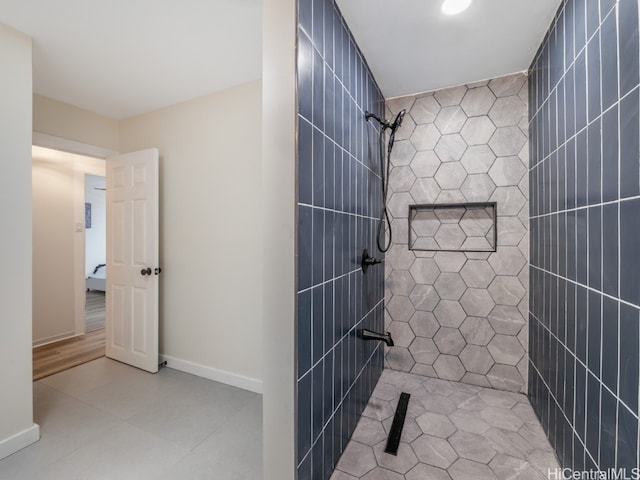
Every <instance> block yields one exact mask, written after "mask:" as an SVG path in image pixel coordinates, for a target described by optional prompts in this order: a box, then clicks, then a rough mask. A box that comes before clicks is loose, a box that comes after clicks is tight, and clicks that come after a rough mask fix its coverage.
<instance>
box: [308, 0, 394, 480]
mask: <svg viewBox="0 0 640 480" xmlns="http://www.w3.org/2000/svg"><path fill="white" fill-rule="evenodd" d="M297 64H298V65H297V75H298V76H297V79H298V91H297V94H298V185H297V187H298V220H297V235H298V237H297V256H298V267H297V270H298V272H297V274H298V295H297V359H296V361H297V402H296V408H297V465H298V479H299V480H304V479H328V478H329V477H330V476H331V473H332V472H333V470H334V467H335V465H336V463H337V461H338V459H339V458H340V455H341V454H342V452H343V450H344V448H345V447H346V445H347V443H348V441H349V439H350V438H351V434H352V433H353V430H354V428H355V426H356V424H357V422H358V419H359V418H360V414H361V413H362V411H363V409H364V407H365V406H366V404H367V402H368V400H369V397H370V396H371V393H372V391H373V388H374V387H375V385H376V383H377V381H378V378H379V376H380V374H381V373H382V369H383V361H384V359H383V355H384V351H383V347H382V346H381V345H380V344H379V343H378V342H364V341H362V339H361V338H360V332H361V331H362V329H363V328H368V329H371V330H377V331H382V330H383V329H384V316H383V312H384V304H383V301H384V269H383V268H382V267H379V268H375V267H374V268H371V269H369V271H368V272H367V274H366V275H364V274H363V273H362V271H361V270H360V265H359V262H360V257H361V252H362V250H363V249H364V248H367V249H369V251H370V252H373V254H374V256H376V257H382V254H380V253H379V252H377V249H375V232H376V228H377V225H378V215H379V213H380V207H381V201H382V200H381V195H382V194H381V188H380V172H379V167H378V165H379V159H378V157H377V156H376V155H377V154H378V148H377V138H378V133H379V132H378V131H377V130H376V129H375V126H374V125H373V123H371V122H369V123H367V122H366V121H365V118H364V112H365V111H370V112H373V113H375V114H377V115H378V116H381V117H382V115H383V114H384V99H383V97H382V94H381V92H380V89H379V88H378V86H377V84H376V82H375V79H374V78H373V76H372V74H371V72H370V70H369V68H368V66H367V64H366V61H365V60H364V58H363V56H362V54H361V52H360V50H359V49H358V46H357V45H356V43H355V41H354V39H353V37H352V35H351V33H350V32H349V29H348V28H347V26H346V24H345V22H344V19H343V18H342V15H341V14H340V11H339V10H338V8H337V6H336V5H335V3H334V2H333V1H332V0H299V2H298V62H297Z"/></svg>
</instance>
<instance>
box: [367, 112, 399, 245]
mask: <svg viewBox="0 0 640 480" xmlns="http://www.w3.org/2000/svg"><path fill="white" fill-rule="evenodd" d="M405 113H406V111H405V110H404V109H403V110H400V112H399V113H398V115H396V118H395V119H394V120H393V122H389V121H387V120H383V119H382V118H380V117H378V116H377V115H376V114H374V113H369V112H364V118H365V120H369V119H371V118H373V119H374V120H376V121H377V122H378V123H379V124H380V126H381V127H382V128H381V129H380V140H379V144H380V178H381V180H382V211H381V212H380V222H379V223H378V236H377V239H376V241H377V244H378V250H380V251H381V252H386V251H388V250H389V248H391V240H392V232H391V219H390V218H389V212H388V211H387V189H388V186H389V173H390V172H391V149H392V148H393V143H394V141H395V138H396V132H397V131H398V129H399V128H400V126H401V125H402V120H404V115H405ZM387 130H391V133H390V134H389V142H388V143H387V153H386V161H387V164H386V168H385V152H384V143H385V141H384V134H385V132H386V131H387ZM385 224H386V226H387V230H388V232H389V240H388V243H387V242H385V238H384V233H385Z"/></svg>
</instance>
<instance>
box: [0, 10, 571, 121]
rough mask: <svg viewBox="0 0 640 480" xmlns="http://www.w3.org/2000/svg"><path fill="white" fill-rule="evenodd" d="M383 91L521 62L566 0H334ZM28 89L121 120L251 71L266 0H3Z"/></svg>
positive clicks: (2, 14) (471, 76)
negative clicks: (450, 11) (455, 9)
mask: <svg viewBox="0 0 640 480" xmlns="http://www.w3.org/2000/svg"><path fill="white" fill-rule="evenodd" d="M337 1H338V5H339V6H340V9H341V10H342V12H343V14H344V16H345V18H346V20H347V23H348V24H349V26H350V28H351V30H352V31H353V33H354V35H355V37H356V39H357V42H358V44H359V45H360V48H361V50H362V52H363V53H364V55H365V57H366V59H367V61H368V63H369V65H370V67H371V69H372V70H373V73H374V75H375V77H376V79H377V80H378V83H379V85H380V87H381V88H382V91H383V93H384V95H385V97H387V98H391V97H396V96H401V95H406V94H412V93H418V92H424V91H429V90H434V89H438V88H443V87H448V86H454V85H460V84H463V83H470V82H474V81H477V80H484V79H487V78H495V77H498V76H501V75H505V74H509V73H513V72H516V71H522V70H525V69H527V68H528V66H529V63H530V62H531V59H532V58H533V55H534V53H535V51H536V49H537V47H538V45H539V44H540V41H541V40H542V36H543V35H544V32H545V31H546V29H547V27H548V26H549V24H550V21H551V19H552V17H553V14H554V12H555V10H556V9H557V7H558V5H559V3H560V1H561V0H535V1H532V0H475V1H474V2H473V3H472V5H471V7H470V8H469V10H467V11H466V12H465V13H463V14H461V15H459V16H456V17H445V16H443V15H442V14H441V13H440V0H337ZM0 23H4V24H7V25H10V26H12V27H14V28H16V29H17V30H20V31H22V32H24V33H26V34H28V35H30V36H31V37H32V38H33V70H34V91H35V92H36V93H38V94H41V95H45V96H47V97H50V98H53V99H56V100H59V101H62V102H65V103H69V104H71V105H75V106H78V107H81V108H84V109H87V110H90V111H93V112H96V113H99V114H101V115H104V116H106V117H109V118H113V119H122V118H127V117H131V116H134V115H138V114H141V113H145V112H148V111H152V110H156V109H158V108H162V107H165V106H168V105H172V104H175V103H179V102H182V101H185V100H189V99H192V98H197V97H200V96H203V95H207V94H210V93H213V92H216V91H220V90H224V89H226V88H229V87H232V86H236V85H240V84H242V83H246V82H249V81H253V80H257V79H259V78H260V77H261V75H262V0H190V1H188V2H176V1H175V0H153V1H150V0H108V1H105V0H55V1H51V0H0Z"/></svg>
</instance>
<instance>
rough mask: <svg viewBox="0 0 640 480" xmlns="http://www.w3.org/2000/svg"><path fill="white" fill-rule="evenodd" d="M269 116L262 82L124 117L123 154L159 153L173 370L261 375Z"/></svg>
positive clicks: (164, 300)
mask: <svg viewBox="0 0 640 480" xmlns="http://www.w3.org/2000/svg"><path fill="white" fill-rule="evenodd" d="M261 120H262V119H261V83H260V82H253V83H250V84H247V85H243V86H240V87H237V88H233V89H230V90H226V91H224V92H221V93H217V94H214V95H210V96H207V97H204V98H199V99H196V100H193V101H189V102H185V103H181V104H178V105H175V106H172V107H169V108H166V109H162V110H159V111H156V112H152V113H149V114H145V115H141V116H138V117H134V118H130V119H127V120H123V121H121V123H120V151H121V152H130V151H134V150H139V149H143V148H147V147H158V148H159V149H160V249H161V250H160V259H161V264H162V268H163V273H162V282H161V292H160V335H161V337H160V351H161V353H162V354H163V355H165V357H166V356H168V357H170V359H169V365H170V366H171V363H172V359H173V360H178V361H186V362H192V363H194V364H196V365H195V366H193V365H192V366H191V367H194V368H198V367H199V366H204V367H208V368H211V369H213V370H216V371H219V372H218V373H221V374H222V375H223V376H224V374H225V372H227V373H230V374H233V375H239V376H241V377H247V379H248V380H249V381H250V382H251V381H252V379H253V380H261V379H262V367H261V365H262V338H261V335H262V308H261V307H262V251H261V248H262V247H261V246H262V238H261V212H260V202H261V179H260V174H261V151H260V131H261ZM174 365H176V364H175V362H174ZM209 373H211V372H209ZM206 374H207V373H206V372H205V375H206ZM213 376H214V377H216V375H213ZM220 378H223V377H220ZM258 383H259V382H258ZM254 386H255V385H254Z"/></svg>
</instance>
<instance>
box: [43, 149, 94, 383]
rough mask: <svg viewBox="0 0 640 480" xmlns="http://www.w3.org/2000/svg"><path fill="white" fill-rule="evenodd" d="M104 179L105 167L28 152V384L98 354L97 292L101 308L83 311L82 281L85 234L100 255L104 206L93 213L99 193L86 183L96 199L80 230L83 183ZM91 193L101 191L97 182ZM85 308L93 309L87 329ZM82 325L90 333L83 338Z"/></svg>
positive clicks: (79, 159)
mask: <svg viewBox="0 0 640 480" xmlns="http://www.w3.org/2000/svg"><path fill="white" fill-rule="evenodd" d="M104 175H105V161H104V160H101V159H96V158H90V157H85V156H80V155H76V154H71V153H67V152H62V151H58V150H53V149H49V148H41V147H36V146H34V147H33V149H32V205H33V220H32V221H33V224H32V227H33V267H32V268H33V346H34V350H33V361H34V364H33V368H34V378H36V377H37V378H42V377H43V376H46V375H50V374H52V373H56V372H58V371H62V370H65V369H67V368H70V367H72V366H75V365H79V364H80V363H84V362H86V361H89V360H92V359H95V358H98V357H100V356H102V355H104V344H105V339H104V337H105V335H104V292H100V294H101V297H102V302H101V303H102V306H100V303H98V304H97V305H95V302H94V301H92V302H91V303H90V304H89V305H87V293H86V280H85V276H86V270H87V266H86V265H87V252H86V251H85V242H86V239H85V233H86V232H91V233H90V235H91V234H94V233H95V235H94V236H100V235H101V236H102V237H103V240H102V242H101V244H102V247H101V246H100V242H99V241H96V242H94V243H95V244H96V245H97V247H96V249H97V250H99V249H100V248H102V249H103V250H104V246H103V245H104V243H105V240H104V237H105V236H106V233H105V228H104V225H105V223H106V222H105V221H104V216H105V215H104V213H102V210H104V209H105V202H104V201H102V205H101V206H99V204H100V201H99V198H100V195H102V196H104V191H98V190H93V184H91V190H92V191H95V192H96V195H94V196H90V200H91V203H94V204H96V208H95V211H92V214H93V215H92V216H91V218H90V219H91V223H92V225H96V227H95V229H94V228H91V229H88V228H86V227H87V224H86V223H85V222H86V221H87V220H88V219H89V218H88V217H85V210H86V209H85V204H86V203H87V202H86V201H85V200H86V196H87V195H86V183H87V182H86V181H85V180H86V177H90V178H91V180H92V181H95V182H98V181H99V179H100V178H102V179H104ZM101 185H102V187H101ZM96 187H97V188H104V180H102V184H100V183H96ZM98 192H99V193H98ZM100 225H102V232H100V231H99V230H100ZM98 255H99V254H98ZM91 258H93V257H91ZM102 258H104V254H103V257H102ZM91 261H92V262H93V260H91ZM102 263H104V261H103V262H102ZM98 299H99V297H98ZM87 306H89V307H92V306H95V308H94V309H93V310H94V312H90V313H92V314H93V313H95V315H92V316H91V318H90V323H87V319H88V316H87ZM100 310H101V311H102V314H100ZM100 315H101V318H95V317H100ZM98 325H100V326H101V328H99V327H98ZM87 326H89V327H90V328H89V330H93V331H92V332H91V333H87V332H88V331H89V330H87Z"/></svg>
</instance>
